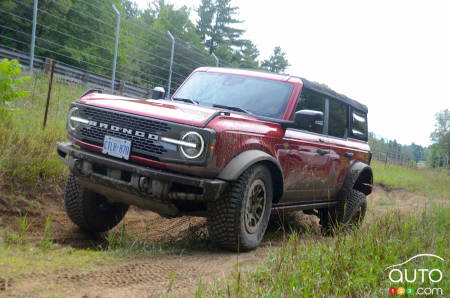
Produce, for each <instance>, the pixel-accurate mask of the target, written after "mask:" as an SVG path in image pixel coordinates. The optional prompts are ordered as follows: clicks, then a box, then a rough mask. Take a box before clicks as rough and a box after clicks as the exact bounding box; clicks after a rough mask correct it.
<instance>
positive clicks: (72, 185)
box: [64, 175, 128, 232]
mask: <svg viewBox="0 0 450 298" xmlns="http://www.w3.org/2000/svg"><path fill="white" fill-rule="evenodd" d="M64 204H65V207H66V211H67V215H68V216H69V218H70V219H71V220H72V221H73V222H74V223H75V224H76V225H77V226H79V227H80V228H81V229H83V230H85V231H89V232H105V231H107V230H109V229H112V228H113V227H115V226H116V225H117V224H118V223H119V222H120V221H121V220H122V218H123V217H124V216H125V213H126V212H127V210H128V205H126V204H122V203H110V202H108V200H107V199H106V198H105V197H104V196H102V195H100V194H97V193H95V192H93V191H90V190H88V189H86V188H84V187H83V186H81V185H80V184H79V183H78V181H77V178H75V176H73V175H70V176H69V179H68V180H67V183H66V187H65V190H64Z"/></svg>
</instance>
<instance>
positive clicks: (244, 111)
mask: <svg viewBox="0 0 450 298" xmlns="http://www.w3.org/2000/svg"><path fill="white" fill-rule="evenodd" d="M212 106H213V107H215V108H222V109H227V110H232V111H236V112H242V113H245V114H252V113H251V112H249V111H247V110H245V109H243V108H240V107H233V106H225V105H217V104H213V105H212Z"/></svg>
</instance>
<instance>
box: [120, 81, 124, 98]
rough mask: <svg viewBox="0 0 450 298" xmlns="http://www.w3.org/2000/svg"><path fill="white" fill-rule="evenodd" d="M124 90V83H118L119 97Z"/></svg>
mask: <svg viewBox="0 0 450 298" xmlns="http://www.w3.org/2000/svg"><path fill="white" fill-rule="evenodd" d="M124 90H125V81H122V80H120V81H119V95H123V91H124Z"/></svg>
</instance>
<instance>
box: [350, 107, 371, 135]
mask: <svg viewBox="0 0 450 298" xmlns="http://www.w3.org/2000/svg"><path fill="white" fill-rule="evenodd" d="M350 120H351V134H352V137H354V138H355V139H360V140H364V141H367V114H366V113H363V112H360V111H358V110H354V109H353V110H352V113H351V117H350Z"/></svg>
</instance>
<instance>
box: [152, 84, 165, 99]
mask: <svg viewBox="0 0 450 298" xmlns="http://www.w3.org/2000/svg"><path fill="white" fill-rule="evenodd" d="M165 95H166V90H164V88H163V87H155V88H153V90H152V99H164V96H165Z"/></svg>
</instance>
